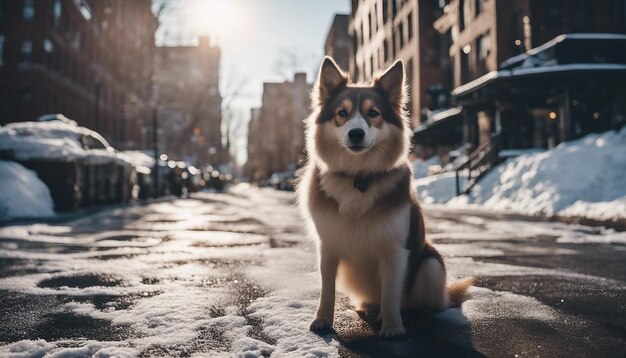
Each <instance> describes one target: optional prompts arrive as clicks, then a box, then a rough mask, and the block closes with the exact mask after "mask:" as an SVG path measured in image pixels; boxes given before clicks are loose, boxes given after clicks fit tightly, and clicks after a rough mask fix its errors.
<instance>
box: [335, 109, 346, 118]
mask: <svg viewBox="0 0 626 358" xmlns="http://www.w3.org/2000/svg"><path fill="white" fill-rule="evenodd" d="M337 115H338V116H339V117H342V118H346V117H347V116H348V111H346V110H345V109H342V110H340V111H339V112H337Z"/></svg>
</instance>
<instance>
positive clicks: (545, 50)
mask: <svg viewBox="0 0 626 358" xmlns="http://www.w3.org/2000/svg"><path fill="white" fill-rule="evenodd" d="M574 74H575V75H576V76H573V75H574ZM596 76H597V77H598V78H600V77H602V78H604V79H606V80H608V81H621V80H622V79H626V35H621V34H565V35H560V36H557V37H556V38H555V39H553V40H551V41H549V42H547V43H546V44H544V45H542V46H539V47H537V48H535V49H532V50H530V51H528V52H526V53H524V54H521V55H518V56H514V57H511V58H509V59H508V60H506V61H504V62H502V64H501V65H500V69H499V70H498V71H492V72H489V73H487V74H485V75H483V76H481V77H479V78H477V79H475V80H473V81H470V82H468V83H466V84H464V85H462V86H459V87H457V88H455V89H454V90H453V91H452V92H451V94H452V96H453V97H456V98H459V97H463V96H466V95H469V94H472V93H473V92H476V91H478V90H480V89H482V88H484V87H490V88H491V87H493V89H494V90H498V89H499V87H500V86H499V85H500V84H501V85H509V84H512V83H514V82H515V81H517V80H518V79H526V78H531V77H533V81H534V80H535V79H534V78H542V79H545V80H547V81H551V80H553V79H556V80H559V82H558V83H557V84H565V83H567V82H571V83H572V84H574V85H576V84H584V83H583V82H582V81H581V80H583V78H584V77H586V78H590V77H591V78H593V77H596ZM544 82H545V81H544ZM533 84H534V86H535V87H537V88H538V89H543V88H544V87H545V85H546V83H542V82H539V81H538V82H533V83H531V85H533ZM508 87H510V86H508Z"/></svg>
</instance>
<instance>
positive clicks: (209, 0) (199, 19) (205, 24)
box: [186, 0, 240, 38]
mask: <svg viewBox="0 0 626 358" xmlns="http://www.w3.org/2000/svg"><path fill="white" fill-rule="evenodd" d="M237 4H238V1H236V0H187V4H186V5H187V9H188V10H187V11H188V16H186V18H187V21H188V23H187V24H186V25H187V26H188V27H189V29H190V30H191V31H193V32H197V33H198V34H199V35H211V36H213V37H217V38H223V37H224V36H225V35H226V34H227V33H229V32H231V31H233V30H234V29H236V27H237V26H238V24H239V23H240V16H238V15H239V14H238V13H239V11H238V9H237Z"/></svg>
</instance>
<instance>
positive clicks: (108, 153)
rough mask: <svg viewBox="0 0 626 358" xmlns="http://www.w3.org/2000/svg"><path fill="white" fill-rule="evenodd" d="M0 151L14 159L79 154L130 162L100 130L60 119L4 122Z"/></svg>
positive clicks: (0, 130) (91, 158) (66, 157)
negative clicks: (93, 129)
mask: <svg viewBox="0 0 626 358" xmlns="http://www.w3.org/2000/svg"><path fill="white" fill-rule="evenodd" d="M0 151H3V152H7V153H8V154H9V155H10V156H12V157H13V158H14V159H16V160H30V159H53V160H61V161H72V160H75V159H77V158H83V159H84V160H86V161H88V162H89V163H93V164H101V163H110V162H112V161H113V162H117V163H119V164H122V165H128V166H130V163H129V161H128V159H127V158H126V156H124V155H123V154H121V153H117V152H115V150H114V149H113V148H112V147H111V146H110V145H109V143H107V141H106V140H105V139H104V138H103V137H102V136H101V135H100V134H98V133H97V132H94V131H92V130H90V129H87V128H84V127H80V126H77V125H75V124H73V123H71V122H66V121H61V120H50V121H45V122H16V123H9V124H7V125H6V126H4V127H2V128H0Z"/></svg>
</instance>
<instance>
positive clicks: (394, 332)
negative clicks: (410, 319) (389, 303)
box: [380, 323, 406, 338]
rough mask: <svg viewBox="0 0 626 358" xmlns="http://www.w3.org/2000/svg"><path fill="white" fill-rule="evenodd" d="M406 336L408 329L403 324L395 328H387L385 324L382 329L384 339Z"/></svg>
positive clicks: (381, 333) (394, 326)
mask: <svg viewBox="0 0 626 358" xmlns="http://www.w3.org/2000/svg"><path fill="white" fill-rule="evenodd" d="M405 334H406V328H404V326H403V325H402V323H400V324H398V325H393V326H386V325H385V324H384V323H383V327H382V328H381V329H380V336H381V337H383V338H394V337H400V336H403V335H405Z"/></svg>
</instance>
